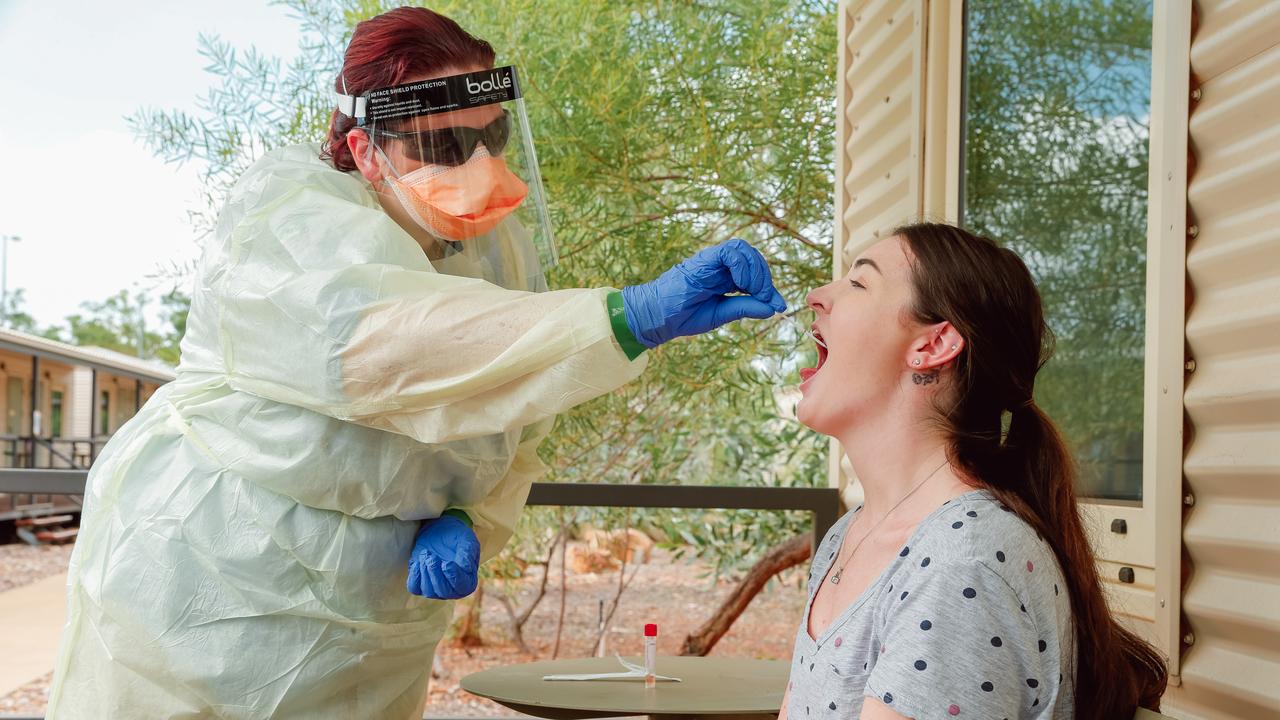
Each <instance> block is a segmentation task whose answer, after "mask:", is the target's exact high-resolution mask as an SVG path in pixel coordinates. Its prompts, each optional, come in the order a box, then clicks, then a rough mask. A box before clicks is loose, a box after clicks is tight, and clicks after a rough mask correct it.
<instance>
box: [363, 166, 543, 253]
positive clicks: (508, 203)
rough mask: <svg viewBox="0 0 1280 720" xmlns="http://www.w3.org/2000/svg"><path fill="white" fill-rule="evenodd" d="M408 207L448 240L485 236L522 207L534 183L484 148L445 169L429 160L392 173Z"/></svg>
mask: <svg viewBox="0 0 1280 720" xmlns="http://www.w3.org/2000/svg"><path fill="white" fill-rule="evenodd" d="M387 181H388V182H389V183H390V184H391V189H392V191H393V192H395V195H396V198H398V199H399V200H400V204H401V205H402V206H404V208H405V210H407V211H408V212H409V214H410V215H411V216H412V217H413V218H414V219H415V220H416V221H417V222H418V224H419V225H421V226H422V227H423V229H425V230H426V231H427V232H430V233H431V234H433V235H436V236H437V237H441V238H444V239H445V240H455V241H456V240H467V239H470V238H473V237H476V236H478V235H483V234H484V233H487V232H489V231H490V230H492V229H494V228H495V227H497V225H498V223H500V222H502V219H503V218H505V217H506V216H507V215H510V214H511V212H512V211H513V210H515V209H516V208H518V207H520V203H522V202H524V199H525V196H527V195H528V194H529V186H528V185H525V184H524V182H523V181H522V180H520V178H518V177H516V175H515V173H513V172H511V170H510V169H508V168H507V163H506V161H504V160H503V159H502V158H500V157H490V156H489V154H488V153H486V152H484V151H483V149H481V151H479V152H477V153H475V154H474V155H472V156H471V159H470V160H468V161H467V162H465V163H463V164H461V165H457V166H455V167H449V168H444V169H441V166H438V165H427V166H424V167H421V168H419V169H417V170H414V171H413V172H411V173H408V174H406V175H404V176H402V177H398V178H397V177H388V178H387Z"/></svg>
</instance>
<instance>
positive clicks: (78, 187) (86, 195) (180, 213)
mask: <svg viewBox="0 0 1280 720" xmlns="http://www.w3.org/2000/svg"><path fill="white" fill-rule="evenodd" d="M200 33H205V34H216V35H219V36H221V37H222V38H223V39H225V40H227V41H229V42H230V43H231V44H232V45H233V46H234V47H237V48H247V47H248V46H250V45H255V46H257V47H258V49H259V50H261V51H263V52H264V53H266V54H268V55H277V56H280V57H282V58H284V59H286V60H288V59H289V58H291V57H293V56H294V55H295V54H296V47H297V41H298V38H299V36H300V30H299V26H298V23H297V22H296V21H295V20H293V19H292V18H290V17H289V15H288V11H287V9H285V8H282V7H278V6H271V5H268V3H267V1H266V0H220V1H219V2H216V3H213V2H198V1H196V0H175V1H171V2H160V1H157V0H115V1H114V2H110V3H103V2H91V1H89V0H57V1H56V2H49V1H48V0H0V92H2V93H3V96H4V97H5V102H4V103H3V104H2V105H0V107H2V108H3V109H0V148H3V152H4V156H5V163H4V165H3V168H2V169H0V235H8V236H14V235H16V236H19V237H21V241H19V242H10V243H8V266H9V272H8V287H9V289H10V290H12V289H14V288H23V289H24V290H25V291H26V310H27V312H29V313H31V315H32V316H34V318H35V320H36V322H37V323H38V324H39V325H41V326H45V325H52V324H62V323H63V319H64V318H65V317H66V316H67V315H70V314H72V313H75V312H78V311H79V309H80V303H82V302H84V301H101V300H104V299H106V298H107V297H108V296H110V295H113V294H115V293H116V292H118V291H120V290H122V289H129V290H139V289H140V290H150V294H151V295H152V296H153V297H155V296H156V295H158V294H159V293H160V292H163V291H165V290H167V289H168V288H169V287H172V285H173V282H172V280H170V281H167V282H165V281H164V280H163V279H162V278H160V277H157V276H158V275H163V274H164V268H167V267H171V266H172V264H174V263H177V264H179V265H181V264H183V263H186V262H189V261H191V260H193V259H195V258H196V257H198V255H199V246H198V245H197V239H196V234H195V231H194V230H193V228H192V225H191V223H190V221H189V220H188V217H187V213H188V212H189V211H193V210H197V209H199V208H200V207H201V205H200V201H199V197H198V194H197V193H198V187H199V185H198V179H197V176H198V170H199V168H197V167H196V166H194V165H190V164H188V165H182V166H178V165H171V164H168V165H167V164H165V163H164V162H162V161H161V160H159V159H158V158H155V157H154V156H152V155H151V153H149V152H148V151H147V150H146V148H144V147H143V145H142V142H141V141H140V140H138V139H137V138H135V137H134V134H133V132H132V131H131V130H130V129H129V127H128V125H127V123H126V122H125V117H126V116H128V115H130V114H132V113H134V112H135V111H137V110H138V109H139V108H142V107H150V108H159V109H165V110H172V109H183V110H188V111H194V110H195V109H196V100H197V99H198V98H199V97H200V96H201V95H203V94H204V93H205V92H206V91H207V90H208V88H209V87H210V85H211V84H212V82H213V80H214V78H213V77H212V76H211V75H209V74H208V73H206V72H205V71H204V69H203V68H204V64H205V63H204V62H203V59H202V58H201V57H200V56H199V54H198V53H197V52H196V48H197V44H196V39H197V36H198V35H199V34H200ZM155 304H156V303H153V305H155ZM149 315H150V313H149ZM148 324H150V322H149V323H148Z"/></svg>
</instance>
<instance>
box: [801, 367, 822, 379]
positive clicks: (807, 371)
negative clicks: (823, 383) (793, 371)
mask: <svg viewBox="0 0 1280 720" xmlns="http://www.w3.org/2000/svg"><path fill="white" fill-rule="evenodd" d="M817 374H818V368H804V369H802V370H801V371H800V382H805V381H807V380H808V379H809V378H811V377H813V376H814V375H817Z"/></svg>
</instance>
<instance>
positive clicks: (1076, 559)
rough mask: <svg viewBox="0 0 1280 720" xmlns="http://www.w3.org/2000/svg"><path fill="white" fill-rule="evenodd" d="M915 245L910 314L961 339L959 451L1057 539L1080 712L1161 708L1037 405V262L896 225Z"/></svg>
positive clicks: (954, 402) (950, 235)
mask: <svg viewBox="0 0 1280 720" xmlns="http://www.w3.org/2000/svg"><path fill="white" fill-rule="evenodd" d="M895 234H897V235H901V236H902V237H903V238H905V240H906V242H907V245H908V246H909V247H910V249H911V252H912V255H913V256H914V261H913V262H914V265H913V268H912V283H913V286H914V290H915V307H914V308H913V312H914V315H915V316H916V318H917V319H918V320H919V321H920V322H924V323H936V322H941V321H943V320H946V321H948V322H950V323H951V324H952V326H954V327H955V328H956V330H957V331H958V332H959V333H960V335H961V336H962V337H964V338H965V348H964V350H963V351H962V352H961V354H960V355H959V356H958V357H957V359H956V367H955V372H954V373H953V376H954V387H953V388H951V390H950V392H948V393H947V394H946V395H945V399H942V400H941V402H942V403H944V404H943V405H942V406H940V407H939V408H938V416H939V419H940V422H941V423H942V425H943V427H944V429H945V431H946V432H947V435H948V437H949V438H950V445H951V447H950V451H951V453H950V456H951V458H952V462H953V463H955V464H957V465H958V466H959V467H960V468H961V469H963V470H964V471H965V472H966V473H967V474H968V475H969V476H970V477H973V478H976V479H977V480H978V481H979V482H980V483H982V484H983V485H985V486H986V487H987V488H988V489H989V490H990V491H991V492H992V494H994V495H995V496H996V498H997V499H999V500H1000V501H1001V502H1002V503H1004V504H1005V505H1006V506H1007V507H1009V508H1010V509H1011V510H1012V511H1013V512H1015V513H1017V514H1018V516H1019V517H1020V518H1022V519H1023V520H1024V521H1025V522H1026V523H1027V524H1028V525H1030V526H1031V527H1032V528H1034V529H1035V530H1036V532H1037V533H1039V534H1040V536H1041V537H1043V538H1044V540H1045V541H1046V542H1047V543H1048V544H1049V546H1050V547H1051V548H1052V549H1053V552H1054V555H1055V556H1056V557H1057V560H1058V564H1059V566H1061V569H1062V574H1063V576H1064V578H1065V579H1066V582H1067V594H1068V596H1069V598H1070V601H1071V610H1072V621H1073V623H1074V627H1075V646H1076V658H1077V659H1076V675H1075V716H1076V717H1077V718H1080V720H1093V719H1095V718H1097V719H1099V720H1102V719H1109V718H1121V717H1123V718H1128V717H1131V716H1132V715H1133V713H1134V712H1135V710H1136V709H1137V708H1138V707H1145V708H1148V709H1151V710H1158V709H1159V708H1160V696H1161V695H1162V694H1163V693H1164V689H1165V685H1166V684H1167V682H1168V672H1167V670H1166V668H1165V664H1164V661H1163V659H1162V658H1161V657H1160V655H1159V654H1158V653H1157V652H1156V651H1155V649H1154V648H1152V647H1151V646H1150V645H1148V644H1147V643H1146V642H1144V641H1143V640H1142V639H1140V638H1139V637H1137V636H1136V635H1134V634H1133V633H1132V632H1130V631H1128V630H1126V629H1125V628H1124V627H1122V626H1121V625H1120V624H1119V623H1118V622H1117V621H1116V619H1115V617H1114V616H1113V615H1112V614H1111V612H1110V610H1109V609H1108V607H1107V601H1106V597H1105V595H1104V594H1103V590H1102V582H1101V580H1100V579H1099V577H1098V572H1097V569H1096V566H1095V559H1094V556H1093V551H1092V549H1091V547H1090V545H1089V540H1088V536H1087V535H1086V533H1085V529H1084V524H1083V523H1082V522H1081V519H1080V511H1079V505H1078V504H1077V502H1076V493H1075V478H1076V467H1075V462H1074V460H1073V459H1072V457H1071V454H1070V453H1069V452H1068V450H1067V446H1066V443H1065V442H1063V439H1062V436H1061V434H1060V433H1059V432H1058V429H1057V427H1056V426H1055V425H1054V423H1053V421H1052V420H1051V419H1050V418H1049V417H1048V416H1047V415H1045V414H1044V412H1043V411H1042V410H1041V409H1040V407H1039V406H1037V405H1036V404H1035V399H1034V392H1033V391H1034V386H1035V376H1036V374H1037V373H1038V372H1039V370H1040V368H1041V367H1043V365H1044V363H1045V362H1046V361H1047V360H1048V359H1049V357H1050V355H1051V354H1052V350H1053V336H1052V333H1051V332H1050V331H1049V328H1048V327H1047V326H1046V325H1045V322H1044V314H1043V311H1042V309H1041V303H1040V295H1039V292H1038V291H1037V290H1036V288H1035V284H1034V282H1033V280H1032V278H1031V273H1030V272H1029V271H1028V270H1027V267H1026V265H1025V264H1024V263H1023V262H1022V260H1021V259H1020V258H1019V257H1018V256H1017V255H1016V254H1014V253H1013V252H1012V251H1010V250H1007V249H1004V248H1001V247H999V246H998V245H996V244H995V243H994V242H992V241H991V240H989V239H987V238H983V237H979V236H976V235H973V234H972V233H969V232H966V231H964V230H961V229H960V228H956V227H953V226H950V225H942V224H934V223H922V224H917V225H908V226H905V227H902V228H898V229H897V230H896V231H895Z"/></svg>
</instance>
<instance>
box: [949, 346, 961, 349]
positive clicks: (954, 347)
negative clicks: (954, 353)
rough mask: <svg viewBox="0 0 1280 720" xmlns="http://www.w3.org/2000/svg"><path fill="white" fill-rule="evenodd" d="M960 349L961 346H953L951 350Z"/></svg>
mask: <svg viewBox="0 0 1280 720" xmlns="http://www.w3.org/2000/svg"><path fill="white" fill-rule="evenodd" d="M958 347H960V346H959V345H952V346H951V349H952V350H955V349H956V348H958Z"/></svg>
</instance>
